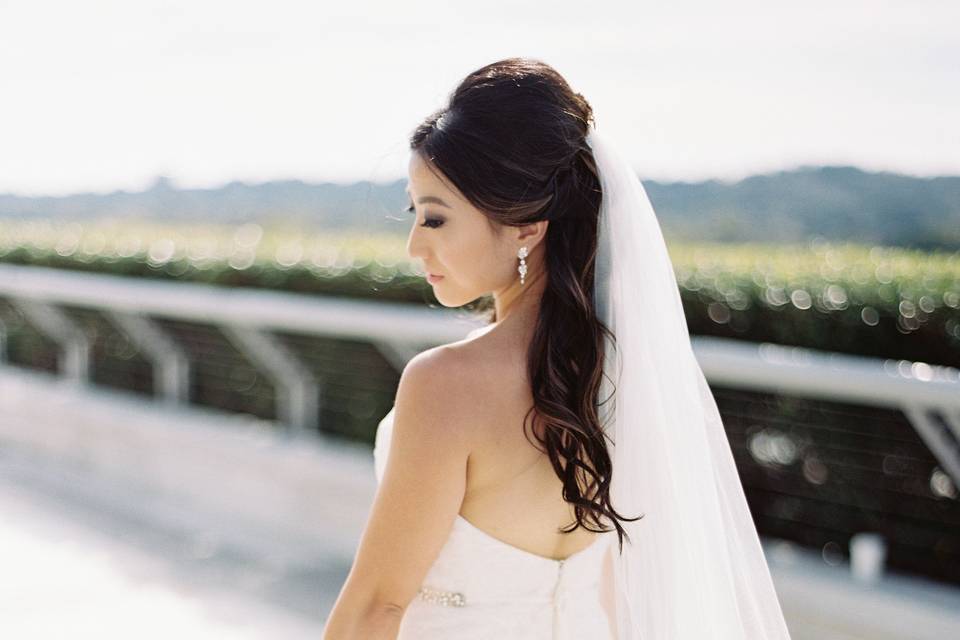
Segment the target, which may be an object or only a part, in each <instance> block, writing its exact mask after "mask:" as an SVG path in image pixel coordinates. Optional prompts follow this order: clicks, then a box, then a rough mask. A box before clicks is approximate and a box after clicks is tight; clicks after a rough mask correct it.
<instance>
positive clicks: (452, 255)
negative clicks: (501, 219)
mask: <svg viewBox="0 0 960 640" xmlns="http://www.w3.org/2000/svg"><path fill="white" fill-rule="evenodd" d="M502 253H503V252H502V249H500V248H499V247H498V245H497V244H496V243H494V242H491V241H490V240H489V239H488V238H485V237H484V236H482V235H480V234H479V233H477V232H474V233H472V234H470V233H466V234H464V237H463V238H458V239H457V241H456V242H453V243H450V244H449V245H447V246H446V247H444V255H443V262H444V263H445V264H446V265H447V266H448V267H449V269H450V272H451V273H453V274H455V275H456V277H457V279H458V280H460V281H462V282H463V283H464V284H470V285H476V286H479V287H481V288H485V287H490V288H493V287H495V286H497V285H498V284H499V282H498V281H499V280H502V279H503V277H504V274H505V273H508V272H509V269H510V264H509V259H508V258H505V257H504V256H503V255H502Z"/></svg>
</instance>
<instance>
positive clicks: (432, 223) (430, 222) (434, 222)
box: [405, 204, 443, 229]
mask: <svg viewBox="0 0 960 640" xmlns="http://www.w3.org/2000/svg"><path fill="white" fill-rule="evenodd" d="M405 211H406V212H407V213H416V212H417V211H416V209H414V208H413V205H412V204H411V205H410V206H409V207H407V208H406V209H405ZM441 225H443V220H441V219H439V218H427V219H426V220H424V223H423V224H422V225H420V226H421V227H428V228H430V229H436V228H437V227H439V226H441Z"/></svg>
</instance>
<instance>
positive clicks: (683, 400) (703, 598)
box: [586, 126, 790, 640]
mask: <svg viewBox="0 0 960 640" xmlns="http://www.w3.org/2000/svg"><path fill="white" fill-rule="evenodd" d="M586 140H587V143H588V144H589V146H590V147H591V149H592V150H593V154H594V158H595V161H596V165H597V169H598V173H599V177H600V186H601V189H602V191H603V194H602V200H601V206H600V220H599V225H600V226H599V248H598V255H597V268H596V279H595V287H596V301H595V303H596V309H597V313H598V316H599V317H600V319H601V320H602V321H604V322H605V324H606V325H607V326H608V327H609V328H610V330H611V331H612V332H613V333H614V335H615V336H616V339H617V345H616V350H614V349H613V347H612V345H611V344H610V343H609V341H608V343H607V345H606V352H605V354H606V358H605V362H604V385H603V387H604V388H602V389H601V395H600V401H601V402H600V407H599V411H600V415H601V419H602V420H603V423H604V424H605V425H606V429H607V433H608V434H610V436H611V437H612V439H613V442H612V443H608V445H607V446H608V448H609V451H610V455H611V459H612V461H613V475H612V478H611V501H612V503H613V506H614V508H615V509H616V510H617V511H618V512H619V513H621V514H623V515H626V516H638V515H640V514H643V517H642V518H641V519H640V520H637V521H634V522H625V523H623V524H624V527H625V529H626V531H627V533H628V534H629V536H630V539H631V541H630V542H627V540H624V546H623V553H622V554H618V546H617V545H616V544H613V545H611V551H612V553H613V554H614V571H613V581H614V592H615V598H616V600H615V603H616V612H617V614H616V615H617V629H618V631H617V633H618V638H619V640H706V639H717V640H781V639H785V640H789V638H790V634H789V632H788V630H787V627H786V623H785V621H784V618H783V613H782V611H781V608H780V603H779V601H778V599H777V594H776V591H775V590H774V586H773V581H772V579H771V577H770V572H769V568H768V566H767V562H766V559H765V557H764V555H763V549H762V547H761V545H760V539H759V536H758V534H757V531H756V528H755V526H754V523H753V519H752V517H751V515H750V511H749V508H748V506H747V501H746V497H745V495H744V492H743V486H742V485H741V483H740V478H739V475H738V473H737V469H736V465H735V463H734V459H733V455H732V453H731V450H730V445H729V442H728V441H727V437H726V433H725V431H724V427H723V422H722V421H721V418H720V413H719V411H718V409H717V405H716V401H715V400H714V397H713V394H712V392H711V391H710V388H709V387H708V386H707V382H706V379H705V378H704V376H703V372H702V371H701V369H700V365H699V363H698V362H697V360H696V357H695V356H694V353H693V349H692V346H691V343H690V336H689V332H688V329H687V322H686V317H685V315H684V313H683V307H682V304H681V301H680V293H679V290H678V287H677V280H676V277H675V275H674V271H673V266H672V264H671V262H670V257H669V254H668V253H667V247H666V243H665V242H664V239H663V235H662V233H661V230H660V226H659V224H658V222H657V218H656V215H655V213H654V210H653V206H652V205H651V203H650V200H649V198H648V197H647V194H646V191H645V190H644V188H643V185H642V184H641V183H640V180H639V178H638V177H637V175H636V174H635V173H634V172H633V170H632V169H631V167H630V164H629V162H627V160H626V159H625V158H624V157H623V156H621V155H620V153H619V152H618V151H617V150H616V149H615V148H613V147H612V146H611V144H610V142H609V141H607V140H606V139H605V138H604V137H603V136H601V135H598V133H597V131H596V129H595V128H594V127H593V126H591V127H590V129H589V133H588V135H587V138H586ZM611 393H613V395H614V397H613V398H612V400H610V401H609V402H604V401H605V400H606V399H607V398H609V397H610V395H611Z"/></svg>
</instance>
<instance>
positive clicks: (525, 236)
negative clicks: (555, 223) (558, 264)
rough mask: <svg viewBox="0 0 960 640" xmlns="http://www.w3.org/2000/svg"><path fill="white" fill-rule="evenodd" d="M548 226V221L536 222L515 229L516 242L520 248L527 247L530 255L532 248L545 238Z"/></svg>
mask: <svg viewBox="0 0 960 640" xmlns="http://www.w3.org/2000/svg"><path fill="white" fill-rule="evenodd" d="M549 225H550V221H549V220H538V221H536V222H531V223H530V224H525V225H522V226H519V227H516V229H517V241H518V242H519V243H520V246H525V247H527V250H528V251H529V252H531V253H532V252H533V248H534V247H536V246H537V245H538V244H540V242H542V241H543V239H544V238H545V237H546V235H547V227H548V226H549Z"/></svg>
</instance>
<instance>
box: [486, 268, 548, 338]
mask: <svg viewBox="0 0 960 640" xmlns="http://www.w3.org/2000/svg"><path fill="white" fill-rule="evenodd" d="M528 276H529V277H527V278H524V283H523V285H521V284H520V279H519V278H517V279H515V280H514V281H513V282H512V283H511V284H510V286H508V287H507V288H506V289H504V290H502V291H499V292H494V294H493V301H494V308H495V309H496V311H497V324H498V325H499V324H501V323H503V322H504V321H506V320H509V321H510V323H511V324H512V323H514V322H516V321H521V322H522V321H523V319H527V320H530V321H535V320H536V317H537V314H538V313H539V311H540V299H541V297H542V296H543V291H544V289H545V288H546V283H547V278H546V274H545V273H544V272H543V270H542V269H537V270H536V271H534V270H532V269H531V270H530V271H529V272H528Z"/></svg>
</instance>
